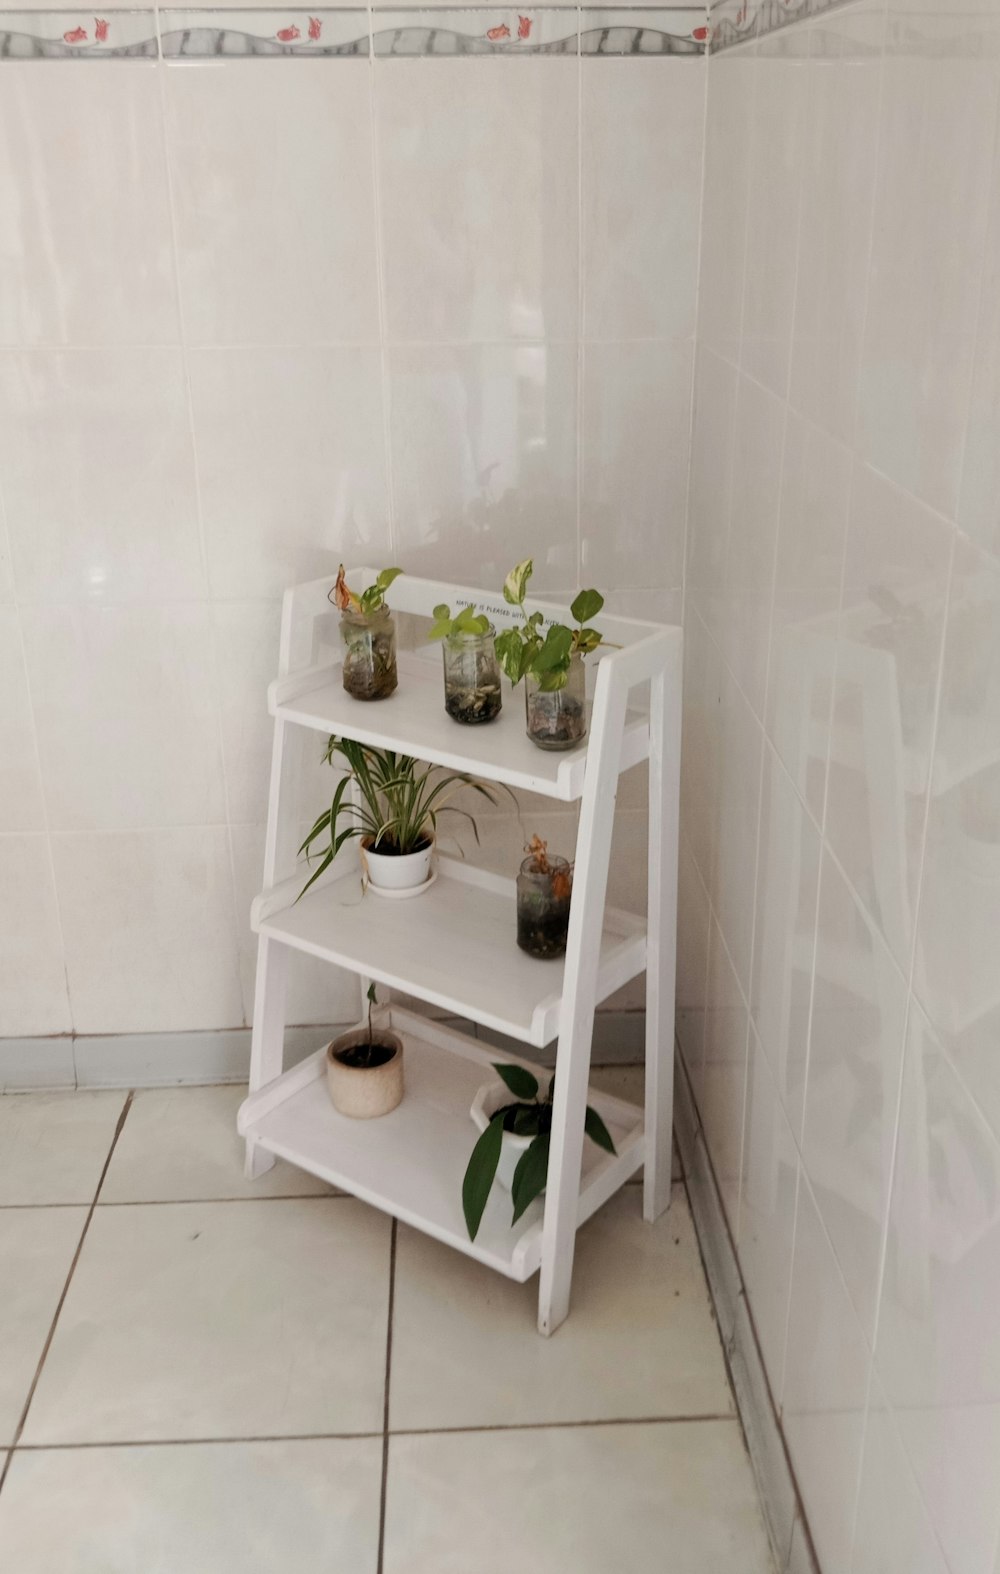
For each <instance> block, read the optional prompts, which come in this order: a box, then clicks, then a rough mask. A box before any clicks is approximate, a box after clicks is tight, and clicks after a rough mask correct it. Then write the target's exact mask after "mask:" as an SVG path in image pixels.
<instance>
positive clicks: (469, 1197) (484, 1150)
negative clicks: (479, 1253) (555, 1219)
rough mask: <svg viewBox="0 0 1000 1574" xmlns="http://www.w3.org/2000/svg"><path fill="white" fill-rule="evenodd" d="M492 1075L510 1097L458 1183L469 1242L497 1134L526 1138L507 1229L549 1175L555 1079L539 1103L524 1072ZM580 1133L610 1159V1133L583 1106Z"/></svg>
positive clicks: (510, 1069)
mask: <svg viewBox="0 0 1000 1574" xmlns="http://www.w3.org/2000/svg"><path fill="white" fill-rule="evenodd" d="M493 1070H494V1071H495V1072H496V1073H497V1075H498V1076H499V1077H500V1078H501V1080H502V1081H503V1082H504V1083H505V1084H506V1086H507V1087H508V1088H509V1090H510V1092H511V1093H512V1094H513V1095H514V1097H513V1099H512V1100H511V1102H510V1103H509V1104H504V1105H502V1106H501V1107H500V1108H499V1109H497V1110H494V1112H493V1114H492V1115H491V1116H490V1123H489V1125H488V1126H487V1128H486V1130H485V1131H484V1132H483V1133H482V1135H481V1136H480V1138H479V1141H478V1142H477V1143H476V1145H475V1147H474V1148H473V1150H472V1154H471V1156H470V1158H469V1163H468V1167H467V1168H466V1171H465V1179H464V1180H463V1181H462V1211H463V1213H464V1214H465V1225H466V1229H467V1230H468V1232H469V1239H470V1241H474V1240H475V1238H476V1236H477V1234H478V1233H479V1226H480V1224H481V1223H482V1219H483V1213H484V1211H485V1208H486V1204H487V1201H488V1200H489V1195H490V1191H491V1190H492V1187H493V1182H494V1180H495V1178H496V1173H497V1165H498V1164H499V1163H500V1149H501V1147H502V1146H503V1134H504V1132H505V1131H509V1132H511V1133H512V1134H513V1135H514V1136H516V1137H531V1138H532V1139H533V1140H532V1142H531V1144H530V1145H529V1146H528V1147H527V1148H525V1150H524V1152H523V1153H522V1154H521V1157H520V1158H519V1159H518V1161H517V1168H516V1169H515V1171H514V1182H513V1185H512V1187H511V1201H512V1202H513V1204H514V1215H513V1218H512V1219H511V1223H512V1224H516V1223H517V1221H518V1219H519V1218H520V1217H521V1215H522V1213H524V1211H525V1209H526V1208H528V1207H529V1206H530V1204H531V1203H533V1202H534V1200H535V1198H536V1197H538V1196H540V1195H541V1193H542V1192H543V1191H544V1190H545V1182H546V1180H547V1178H548V1172H549V1144H550V1141H551V1134H552V1090H553V1088H554V1087H555V1080H556V1079H555V1077H552V1078H551V1079H550V1081H549V1086H548V1091H547V1092H546V1094H545V1096H544V1098H540V1097H539V1084H538V1078H537V1077H535V1076H534V1075H533V1074H532V1073H531V1072H530V1071H527V1070H526V1069H525V1068H524V1066H501V1065H494V1067H493ZM584 1130H585V1131H586V1133H587V1136H588V1137H590V1139H591V1141H593V1142H596V1143H597V1146H598V1147H599V1148H603V1149H604V1151H605V1152H606V1153H614V1152H615V1151H616V1150H615V1144H614V1139H613V1138H612V1136H611V1133H610V1131H609V1130H608V1128H607V1126H606V1125H605V1124H604V1122H603V1120H602V1119H601V1117H600V1115H598V1113H597V1111H596V1109H592V1108H591V1107H590V1105H589V1104H588V1105H587V1113H586V1117H585V1121H584Z"/></svg>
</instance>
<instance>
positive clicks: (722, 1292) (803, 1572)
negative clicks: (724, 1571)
mask: <svg viewBox="0 0 1000 1574" xmlns="http://www.w3.org/2000/svg"><path fill="white" fill-rule="evenodd" d="M675 1090H676V1091H675V1099H674V1130H675V1133H676V1138H677V1146H678V1148H679V1149H680V1155H681V1163H682V1164H683V1166H684V1178H685V1181H686V1182H687V1190H688V1198H689V1200H690V1203H691V1215H692V1218H693V1219H694V1226H695V1233H696V1234H697V1236H698V1244H699V1246H700V1247H701V1255H702V1260H703V1262H704V1264H705V1273H706V1275H707V1277H708V1287H709V1290H710V1292H711V1295H712V1300H713V1302H714V1304H715V1314H716V1317H717V1319H718V1323H719V1331H720V1333H721V1335H722V1343H723V1348H724V1349H725V1353H726V1362H727V1365H728V1367H729V1374H730V1378H731V1380H732V1385H733V1392H734V1393H735V1395H736V1403H737V1406H738V1408H739V1412H740V1420H741V1421H742V1423H743V1433H744V1436H745V1438H746V1443H747V1449H748V1451H749V1454H750V1459H751V1463H752V1464H753V1469H754V1475H755V1476H756V1478H757V1487H758V1490H759V1492H760V1498H761V1503H762V1506H763V1509H764V1518H765V1521H766V1523H767V1531H768V1535H769V1536H770V1539H771V1549H772V1551H773V1553H774V1560H775V1568H776V1569H777V1570H778V1574H821V1571H820V1569H819V1565H818V1563H817V1562H816V1558H815V1554H814V1552H813V1549H812V1543H811V1539H810V1536H809V1531H808V1527H807V1523H806V1519H805V1515H804V1514H803V1511H802V1504H801V1500H800V1498H799V1494H798V1489H797V1487H796V1484H795V1476H794V1473H793V1471H792V1467H791V1462H790V1460H789V1457H788V1453H787V1450H786V1448H785V1442H784V1437H783V1434H782V1430H781V1422H780V1420H779V1418H778V1415H777V1412H776V1410H775V1407H774V1401H773V1399H772V1397H771V1390H770V1388H769V1386H768V1382H767V1377H766V1375H765V1371H764V1361H763V1358H762V1356H761V1353H760V1346H759V1345H758V1343H757V1335H756V1332H755V1330H754V1326H753V1321H752V1318H751V1316H750V1312H749V1309H748V1306H747V1297H746V1291H745V1289H744V1285H743V1279H742V1276H741V1274H740V1268H739V1262H738V1260H737V1257H736V1252H735V1249H734V1247H733V1243H732V1239H731V1237H730V1234H729V1228H728V1226H727V1224H726V1215H725V1211H724V1209H723V1206H722V1198H721V1196H720V1194H719V1188H718V1185H717V1183H716V1179H715V1172H714V1170H713V1168H712V1163H711V1160H710V1158H709V1155H708V1149H707V1147H706V1145H705V1138H704V1133H703V1131H702V1127H701V1120H700V1118H699V1116H698V1110H697V1106H696V1105H695V1102H694V1095H693V1094H692V1091H691V1086H690V1083H689V1082H688V1078H687V1072H686V1070H685V1067H684V1061H683V1058H682V1056H681V1053H680V1050H679V1049H678V1051H677V1056H676V1073H675Z"/></svg>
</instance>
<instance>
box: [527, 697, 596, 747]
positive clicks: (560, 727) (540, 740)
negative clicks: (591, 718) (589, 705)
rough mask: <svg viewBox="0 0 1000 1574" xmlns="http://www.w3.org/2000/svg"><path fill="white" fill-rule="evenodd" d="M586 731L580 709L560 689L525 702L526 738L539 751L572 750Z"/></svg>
mask: <svg viewBox="0 0 1000 1574" xmlns="http://www.w3.org/2000/svg"><path fill="white" fill-rule="evenodd" d="M586 730H587V723H586V718H585V715H584V709H583V706H582V705H581V704H580V702H579V700H574V699H569V698H567V696H566V695H564V694H563V693H562V692H561V691H560V690H559V689H556V690H555V691H553V692H552V693H546V692H545V691H544V690H542V689H539V690H538V691H537V692H536V693H534V694H532V695H531V696H530V697H529V699H528V736H529V737H530V739H531V741H532V743H535V744H537V745H538V747H539V748H540V749H571V748H572V747H573V745H574V744H576V743H579V742H580V740H581V738H582V737H583V736H584V734H585V732H586Z"/></svg>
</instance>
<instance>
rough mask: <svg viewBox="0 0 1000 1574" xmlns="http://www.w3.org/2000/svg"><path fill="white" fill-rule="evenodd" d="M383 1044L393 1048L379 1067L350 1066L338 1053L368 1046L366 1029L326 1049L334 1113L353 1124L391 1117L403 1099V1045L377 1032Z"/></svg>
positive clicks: (356, 1030)
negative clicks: (390, 1113)
mask: <svg viewBox="0 0 1000 1574" xmlns="http://www.w3.org/2000/svg"><path fill="white" fill-rule="evenodd" d="M375 1037H376V1038H377V1040H378V1042H379V1043H380V1044H391V1045H392V1048H393V1054H392V1058H391V1059H390V1060H385V1061H383V1062H382V1064H381V1065H380V1066H347V1065H345V1064H344V1062H343V1061H342V1060H338V1059H337V1055H338V1052H339V1051H341V1050H345V1049H352V1048H353V1047H354V1046H355V1045H356V1044H366V1043H367V1042H368V1029H367V1028H366V1027H360V1028H352V1030H351V1032H350V1033H341V1035H340V1037H339V1038H335V1039H334V1040H333V1043H332V1044H328V1045H327V1046H326V1085H327V1088H328V1089H329V1093H330V1099H331V1102H332V1104H333V1107H334V1109H336V1110H339V1111H340V1113H341V1114H342V1115H350V1116H351V1118H352V1120H374V1119H375V1118H376V1117H377V1116H378V1115H388V1114H389V1111H390V1110H394V1109H395V1108H396V1105H397V1104H398V1103H399V1101H400V1099H401V1098H402V1097H403V1043H402V1040H401V1039H400V1038H398V1037H397V1036H396V1034H395V1033H387V1032H386V1031H385V1030H384V1029H380V1028H376V1030H375Z"/></svg>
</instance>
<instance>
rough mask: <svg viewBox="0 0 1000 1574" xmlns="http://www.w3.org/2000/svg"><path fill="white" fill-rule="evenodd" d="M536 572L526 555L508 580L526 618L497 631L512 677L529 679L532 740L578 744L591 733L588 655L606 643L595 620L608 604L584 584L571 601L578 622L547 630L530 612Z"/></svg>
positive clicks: (509, 598)
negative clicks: (530, 587) (529, 595)
mask: <svg viewBox="0 0 1000 1574" xmlns="http://www.w3.org/2000/svg"><path fill="white" fill-rule="evenodd" d="M533 572H534V563H533V562H532V559H531V558H530V557H529V558H525V559H524V562H523V563H518V564H517V566H516V568H512V569H511V571H510V573H509V574H508V575H507V578H506V579H505V580H504V586H503V595H504V600H505V601H506V602H507V603H508V604H509V605H510V606H512V607H517V608H518V609H519V610H520V612H521V616H522V618H523V620H524V621H523V623H521V624H518V625H515V627H514V628H509V629H504V631H503V633H502V634H499V635H498V636H497V641H496V649H497V655H498V657H499V658H500V665H501V666H502V667H503V670H504V672H506V674H507V676H508V678H509V679H510V681H511V683H513V684H515V685H516V684H518V683H520V681H521V679H522V678H523V679H524V680H525V694H524V703H525V714H526V718H527V728H528V737H529V738H530V739H531V741H532V743H535V744H537V745H538V747H539V748H540V749H572V748H575V746H576V745H577V744H578V743H580V742H581V740H582V739H583V738H584V737H585V736H586V733H587V711H586V683H585V678H584V671H583V657H584V656H586V655H588V654H589V653H590V652H591V651H592V650H596V649H597V647H598V645H599V644H600V643H601V638H602V636H601V635H600V633H599V632H598V631H597V629H595V628H591V627H590V626H589V623H590V619H591V618H594V617H596V616H597V614H598V613H599V612H600V610H601V608H602V607H603V605H604V597H603V596H602V595H601V593H600V591H597V590H581V591H580V593H579V595H578V596H577V597H576V598H575V600H574V601H573V603H572V605H571V607H570V611H571V612H572V614H573V617H574V618H575V619H576V625H577V626H576V628H569V627H567V625H566V624H565V623H550V624H549V626H548V628H547V629H546V630H545V632H544V634H543V633H542V626H543V624H544V622H545V618H544V616H543V614H542V613H541V612H532V613H531V614H530V615H529V614H528V613H527V612H526V611H525V607H524V598H525V596H526V594H527V590H528V581H529V580H530V578H531V576H532V573H533Z"/></svg>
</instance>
